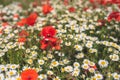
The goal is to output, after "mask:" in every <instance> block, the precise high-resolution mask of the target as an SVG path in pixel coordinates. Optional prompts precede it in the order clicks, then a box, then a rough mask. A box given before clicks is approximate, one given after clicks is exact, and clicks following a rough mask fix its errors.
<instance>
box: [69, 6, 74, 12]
mask: <svg viewBox="0 0 120 80" xmlns="http://www.w3.org/2000/svg"><path fill="white" fill-rule="evenodd" d="M68 10H69V12H75V11H76V10H75V8H74V7H70V8H69V9H68Z"/></svg>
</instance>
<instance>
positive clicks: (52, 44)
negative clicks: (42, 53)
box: [40, 38, 60, 50]
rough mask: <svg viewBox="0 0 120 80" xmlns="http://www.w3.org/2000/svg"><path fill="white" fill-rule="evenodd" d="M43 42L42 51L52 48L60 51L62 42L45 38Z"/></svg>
mask: <svg viewBox="0 0 120 80" xmlns="http://www.w3.org/2000/svg"><path fill="white" fill-rule="evenodd" d="M40 42H41V49H47V48H52V49H56V50H60V41H59V40H58V38H44V39H43V40H41V41H40Z"/></svg>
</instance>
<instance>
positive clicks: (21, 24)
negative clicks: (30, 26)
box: [17, 18, 27, 26]
mask: <svg viewBox="0 0 120 80" xmlns="http://www.w3.org/2000/svg"><path fill="white" fill-rule="evenodd" d="M26 22H27V20H26V18H23V19H21V20H20V21H19V22H17V25H19V26H24V25H25V24H26Z"/></svg>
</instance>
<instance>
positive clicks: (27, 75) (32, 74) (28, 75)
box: [21, 69, 38, 80]
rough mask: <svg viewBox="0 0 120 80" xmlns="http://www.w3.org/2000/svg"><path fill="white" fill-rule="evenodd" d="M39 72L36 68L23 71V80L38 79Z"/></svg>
mask: <svg viewBox="0 0 120 80" xmlns="http://www.w3.org/2000/svg"><path fill="white" fill-rule="evenodd" d="M37 78H38V73H37V72H36V71H35V70H34V69H27V70H24V71H23V72H22V73H21V79H22V80H37Z"/></svg>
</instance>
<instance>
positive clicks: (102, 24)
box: [97, 19, 105, 26]
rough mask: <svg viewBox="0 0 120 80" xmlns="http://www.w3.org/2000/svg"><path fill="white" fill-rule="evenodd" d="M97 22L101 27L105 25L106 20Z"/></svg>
mask: <svg viewBox="0 0 120 80" xmlns="http://www.w3.org/2000/svg"><path fill="white" fill-rule="evenodd" d="M97 22H98V24H99V26H104V25H105V20H102V19H99V20H98V21H97Z"/></svg>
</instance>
